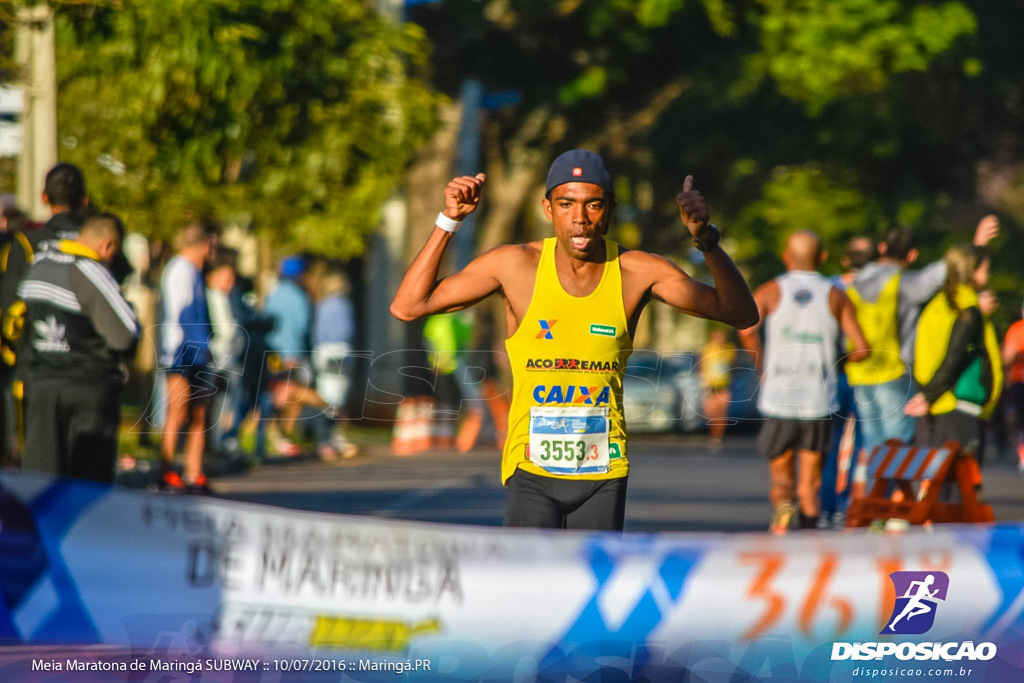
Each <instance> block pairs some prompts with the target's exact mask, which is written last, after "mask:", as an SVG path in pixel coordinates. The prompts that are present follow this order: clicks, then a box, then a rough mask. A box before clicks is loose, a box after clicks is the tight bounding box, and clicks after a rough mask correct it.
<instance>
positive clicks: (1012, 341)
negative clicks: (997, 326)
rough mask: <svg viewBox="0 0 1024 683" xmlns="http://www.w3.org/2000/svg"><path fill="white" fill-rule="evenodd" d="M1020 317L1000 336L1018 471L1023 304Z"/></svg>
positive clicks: (1023, 467) (1023, 403)
mask: <svg viewBox="0 0 1024 683" xmlns="http://www.w3.org/2000/svg"><path fill="white" fill-rule="evenodd" d="M1020 312H1021V317H1022V319H1021V320H1018V321H1017V322H1015V323H1013V324H1012V325H1010V329H1008V330H1007V331H1006V337H1005V338H1004V340H1003V368H1004V369H1005V372H1006V394H1005V399H1004V403H1005V411H1006V412H1005V419H1006V436H1007V438H1008V439H1009V440H1010V443H1011V444H1013V447H1014V449H1015V450H1016V452H1017V471H1018V472H1024V305H1022V306H1021V309H1020Z"/></svg>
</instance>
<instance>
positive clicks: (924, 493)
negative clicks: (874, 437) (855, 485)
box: [846, 441, 995, 527]
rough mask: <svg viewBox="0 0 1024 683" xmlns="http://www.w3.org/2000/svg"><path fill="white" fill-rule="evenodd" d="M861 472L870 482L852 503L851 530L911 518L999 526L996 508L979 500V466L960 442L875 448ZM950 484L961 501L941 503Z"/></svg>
mask: <svg viewBox="0 0 1024 683" xmlns="http://www.w3.org/2000/svg"><path fill="white" fill-rule="evenodd" d="M858 470H859V471H858V478H863V479H864V481H863V485H864V494H863V495H859V494H856V493H855V494H854V498H853V499H852V500H851V501H850V506H849V508H848V509H847V511H846V526H847V527H864V526H868V525H869V524H871V522H872V521H874V520H886V519H905V520H907V521H908V522H909V523H911V524H924V523H925V522H935V523H943V522H945V523H952V522H994V521H995V515H994V514H993V513H992V506H990V505H988V504H987V503H983V502H981V501H980V500H978V490H979V489H980V488H981V471H980V470H979V469H978V463H977V461H975V459H974V456H973V455H971V454H969V453H964V452H962V451H961V450H960V444H958V443H956V442H947V443H945V444H944V445H943V446H942V447H941V448H930V449H929V448H917V447H914V446H908V445H907V444H904V443H901V442H899V441H889V442H888V443H886V444H885V445H882V446H878V447H877V448H875V449H874V450H873V451H872V452H871V454H870V455H869V456H868V459H867V463H866V465H865V466H864V467H859V468H858ZM947 481H948V482H953V483H955V484H956V490H957V493H958V494H959V500H958V501H956V502H946V501H940V500H939V498H940V496H941V495H942V491H943V488H944V487H943V484H945V483H946V482H947ZM855 490H856V489H855Z"/></svg>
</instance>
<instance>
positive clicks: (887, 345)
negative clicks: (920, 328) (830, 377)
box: [846, 274, 907, 386]
mask: <svg viewBox="0 0 1024 683" xmlns="http://www.w3.org/2000/svg"><path fill="white" fill-rule="evenodd" d="M899 291H900V276H899V274H897V275H894V276H893V277H892V278H891V279H890V280H889V281H888V282H886V283H885V286H884V287H882V291H881V293H879V295H878V299H877V300H875V301H867V300H866V299H864V298H863V297H862V296H861V295H860V292H858V291H857V289H856V287H852V286H851V287H847V288H846V295H847V296H848V297H850V301H852V302H853V306H854V308H855V309H856V311H857V323H858V324H859V325H860V329H861V331H862V332H864V338H865V340H866V341H867V343H868V346H869V347H870V348H871V353H870V354H869V355H868V357H867V358H865V359H864V360H862V361H857V362H852V361H847V363H846V377H847V379H849V381H850V385H851V386H858V385H864V384H882V383H884V382H891V381H892V380H894V379H898V378H900V377H902V376H903V375H904V374H906V372H907V364H906V362H905V361H904V360H903V356H902V355H901V354H900V332H899Z"/></svg>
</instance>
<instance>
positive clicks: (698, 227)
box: [676, 175, 708, 238]
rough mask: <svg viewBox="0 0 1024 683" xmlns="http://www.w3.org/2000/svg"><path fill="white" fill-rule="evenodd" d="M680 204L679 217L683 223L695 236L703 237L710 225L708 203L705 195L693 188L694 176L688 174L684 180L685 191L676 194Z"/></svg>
mask: <svg viewBox="0 0 1024 683" xmlns="http://www.w3.org/2000/svg"><path fill="white" fill-rule="evenodd" d="M676 203H678V204H679V217H680V218H681V219H682V220H683V225H685V226H686V229H687V230H689V231H690V234H691V235H693V236H694V237H697V238H700V237H703V236H704V234H705V231H706V229H707V225H708V205H707V203H706V202H705V201H704V195H702V194H701V193H700V192H698V191H697V190H695V189H693V176H692V175H688V176H686V179H685V180H684V181H683V191H682V192H680V193H679V194H677V195H676Z"/></svg>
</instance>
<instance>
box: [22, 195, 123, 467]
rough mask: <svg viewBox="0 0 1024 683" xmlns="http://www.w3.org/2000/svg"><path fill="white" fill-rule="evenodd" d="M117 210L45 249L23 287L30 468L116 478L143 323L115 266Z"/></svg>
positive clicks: (25, 464) (27, 461)
mask: <svg viewBox="0 0 1024 683" xmlns="http://www.w3.org/2000/svg"><path fill="white" fill-rule="evenodd" d="M123 239H124V226H123V225H122V224H121V221H120V220H118V218H117V217H116V216H114V215H113V214H108V213H103V214H98V215H96V216H94V217H92V218H90V219H88V220H87V221H86V222H85V224H84V225H83V226H82V228H81V230H80V231H79V233H78V237H77V239H76V240H73V241H72V240H65V241H62V242H60V244H59V246H58V247H57V249H55V250H49V251H44V252H43V253H42V254H41V255H40V258H39V259H38V260H37V261H36V263H35V265H33V266H32V268H31V269H30V270H29V272H28V274H27V276H26V277H25V279H24V280H23V281H22V283H21V286H20V287H19V289H18V293H19V295H20V297H21V298H22V299H23V300H24V301H25V303H26V306H27V313H26V327H25V339H24V341H23V343H22V347H21V348H22V354H23V357H22V360H21V361H19V362H20V363H23V364H24V369H25V383H26V394H25V404H26V408H27V410H26V411H25V415H26V430H25V453H24V458H23V467H24V468H25V469H27V470H38V471H42V472H49V473H52V474H57V475H60V476H66V477H80V478H84V479H91V480H95V481H101V482H108V483H109V482H113V481H114V475H115V467H116V462H117V436H118V430H119V427H120V423H121V392H122V388H123V387H124V383H125V381H126V380H127V377H128V363H129V362H130V360H131V358H132V356H133V355H134V353H135V348H136V345H137V343H138V340H139V323H138V320H137V318H136V316H135V312H134V311H133V310H132V307H131V306H130V305H129V304H128V302H127V301H125V299H124V297H123V296H122V295H121V292H120V290H119V289H118V286H117V282H116V281H115V280H114V277H113V276H112V275H111V274H110V271H109V270H108V269H107V267H106V264H108V263H110V261H111V259H113V257H114V255H115V254H117V253H118V252H119V251H120V249H121V242H122V240H123Z"/></svg>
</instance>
